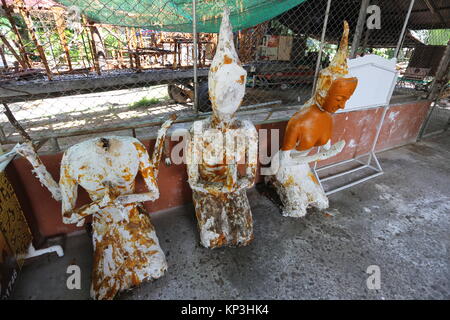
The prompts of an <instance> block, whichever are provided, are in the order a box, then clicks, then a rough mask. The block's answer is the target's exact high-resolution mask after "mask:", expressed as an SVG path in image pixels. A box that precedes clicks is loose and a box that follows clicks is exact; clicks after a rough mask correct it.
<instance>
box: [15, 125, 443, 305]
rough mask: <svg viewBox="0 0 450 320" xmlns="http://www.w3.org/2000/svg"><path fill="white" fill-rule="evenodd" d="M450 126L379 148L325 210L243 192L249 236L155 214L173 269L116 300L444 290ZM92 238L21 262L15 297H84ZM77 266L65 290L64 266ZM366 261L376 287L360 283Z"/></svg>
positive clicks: (398, 294)
mask: <svg viewBox="0 0 450 320" xmlns="http://www.w3.org/2000/svg"><path fill="white" fill-rule="evenodd" d="M449 159H450V133H449V132H448V133H446V134H442V135H439V136H435V137H433V138H430V139H427V140H426V141H423V142H420V143H417V144H414V145H408V146H405V147H401V148H397V149H394V150H390V151H387V152H383V153H381V154H380V161H381V164H382V166H383V167H384V169H385V174H384V175H382V176H380V177H377V178H375V179H373V180H370V181H368V182H366V183H363V184H360V185H358V186H355V187H353V188H351V189H347V190H345V191H342V192H339V193H337V194H333V195H331V196H330V210H328V212H329V213H331V214H326V213H321V212H311V213H310V214H309V215H307V216H306V218H304V219H292V218H283V217H282V216H281V215H280V213H279V209H278V208H277V207H276V206H275V205H274V204H273V203H272V202H271V201H269V200H268V199H267V198H265V197H264V196H262V195H261V194H259V193H258V191H256V190H255V189H252V190H250V191H249V192H248V196H249V200H250V203H251V204H252V210H253V215H254V229H255V240H254V242H253V243H252V244H251V245H250V246H248V247H244V248H227V249H216V250H208V249H205V248H203V247H200V246H199V244H198V243H199V238H198V233H197V229H196V221H195V217H194V212H193V207H192V206H187V207H183V208H177V209H173V210H170V211H166V212H160V213H156V214H153V222H154V224H155V226H156V230H157V234H158V237H159V239H160V243H161V246H162V248H163V250H164V252H165V253H166V255H167V260H168V264H169V271H168V272H167V274H166V275H165V276H164V277H163V278H161V279H159V280H157V281H154V282H151V283H146V284H143V285H142V286H141V287H139V288H136V289H134V290H132V291H129V292H125V293H123V294H121V295H120V296H119V297H118V299H450V271H449V263H450V259H449V244H450V237H449V236H450V233H449V230H450V228H449V227H450V219H449V217H450V161H449ZM91 250H92V247H91V244H90V239H89V238H88V236H87V235H86V234H81V235H78V236H72V237H69V238H67V239H66V248H65V251H66V255H65V256H64V257H63V258H58V257H56V255H54V254H52V255H47V256H43V257H40V258H37V259H35V260H34V261H33V262H32V263H29V264H28V265H26V266H25V267H24V269H23V271H22V273H21V274H20V277H19V280H18V282H17V284H16V288H15V291H14V293H13V296H12V298H13V299H88V298H89V284H90V270H91V260H92V259H91ZM71 263H76V264H77V265H79V266H80V268H81V271H82V287H81V290H68V289H67V287H66V279H67V276H68V275H67V274H66V269H67V266H68V265H69V264H71ZM370 265H378V266H379V267H380V269H381V289H380V290H369V289H367V286H366V279H367V277H368V274H367V273H366V269H367V267H368V266H370Z"/></svg>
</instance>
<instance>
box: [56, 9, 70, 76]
mask: <svg viewBox="0 0 450 320" xmlns="http://www.w3.org/2000/svg"><path fill="white" fill-rule="evenodd" d="M51 10H52V12H53V17H54V18H55V23H56V31H57V32H58V37H59V41H60V43H61V47H63V49H64V52H65V54H66V60H67V64H68V66H69V71H72V70H73V68H72V61H71V60H70V51H69V47H68V45H67V39H66V35H65V33H64V31H65V30H66V22H65V21H64V16H63V14H64V9H63V8H61V7H52V8H51Z"/></svg>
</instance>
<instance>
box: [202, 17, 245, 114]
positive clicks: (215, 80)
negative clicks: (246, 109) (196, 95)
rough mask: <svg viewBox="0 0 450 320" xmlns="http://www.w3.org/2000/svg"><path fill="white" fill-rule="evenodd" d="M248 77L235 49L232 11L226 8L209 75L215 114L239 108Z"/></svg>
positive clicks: (209, 86) (210, 96)
mask: <svg viewBox="0 0 450 320" xmlns="http://www.w3.org/2000/svg"><path fill="white" fill-rule="evenodd" d="M246 76H247V72H246V71H245V69H244V68H242V66H241V62H240V60H239V57H238V54H237V52H236V48H235V47H234V42H233V29H232V27H231V23H230V10H229V9H228V8H225V9H224V12H223V17H222V23H221V25H220V34H219V41H218V44H217V49H216V54H215V55H214V59H213V61H212V63H211V67H210V69H209V75H208V88H209V98H210V100H211V104H212V108H213V111H214V112H216V111H218V112H219V113H221V114H226V113H228V112H231V111H230V110H234V109H236V106H237V107H239V105H240V104H241V102H242V99H243V97H244V94H245V83H246ZM218 109H220V110H218ZM231 113H234V111H233V112H231Z"/></svg>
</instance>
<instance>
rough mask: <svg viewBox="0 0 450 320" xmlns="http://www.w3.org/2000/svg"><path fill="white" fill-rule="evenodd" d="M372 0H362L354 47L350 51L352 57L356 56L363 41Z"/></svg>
mask: <svg viewBox="0 0 450 320" xmlns="http://www.w3.org/2000/svg"><path fill="white" fill-rule="evenodd" d="M369 1H370V0H362V2H361V8H360V9H359V16H358V23H357V24H356V29H355V35H354V36H353V42H352V49H351V51H350V58H351V59H352V58H354V57H355V56H356V51H357V49H358V47H359V42H360V41H361V36H362V33H363V30H364V22H365V21H366V15H367V7H368V6H369Z"/></svg>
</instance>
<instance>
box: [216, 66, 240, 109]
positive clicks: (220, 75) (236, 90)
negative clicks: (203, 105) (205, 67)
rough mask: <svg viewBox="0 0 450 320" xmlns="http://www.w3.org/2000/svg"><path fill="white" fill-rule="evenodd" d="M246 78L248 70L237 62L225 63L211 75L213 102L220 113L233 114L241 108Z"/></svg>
mask: <svg viewBox="0 0 450 320" xmlns="http://www.w3.org/2000/svg"><path fill="white" fill-rule="evenodd" d="M246 78H247V72H246V71H245V69H243V68H242V67H241V66H239V65H238V64H236V63H230V64H223V65H222V66H221V67H220V68H219V70H217V72H216V74H215V75H214V77H213V78H211V77H210V79H209V84H210V86H209V94H210V98H211V103H212V105H213V108H214V110H215V111H217V112H218V113H219V115H233V114H234V113H235V112H236V110H237V109H238V108H239V106H240V105H241V102H242V99H243V98H244V95H245V82H246ZM212 82H215V83H212Z"/></svg>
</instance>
